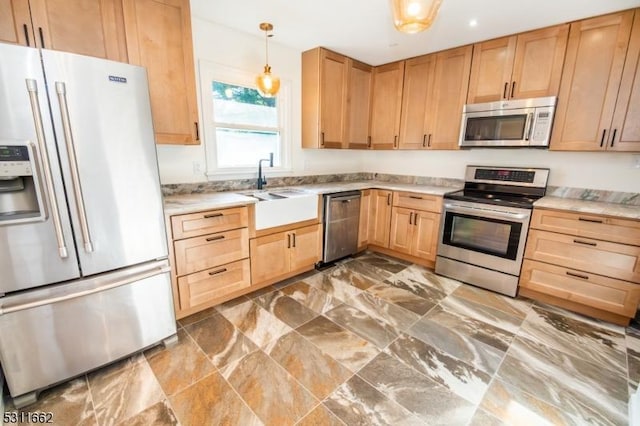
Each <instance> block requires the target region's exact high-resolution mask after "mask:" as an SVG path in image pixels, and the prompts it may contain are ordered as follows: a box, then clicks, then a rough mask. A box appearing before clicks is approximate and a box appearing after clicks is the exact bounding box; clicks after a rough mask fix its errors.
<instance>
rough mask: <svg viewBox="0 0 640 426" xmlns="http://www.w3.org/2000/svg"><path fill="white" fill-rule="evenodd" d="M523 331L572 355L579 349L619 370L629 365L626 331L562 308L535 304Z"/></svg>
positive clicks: (522, 332) (622, 370)
mask: <svg viewBox="0 0 640 426" xmlns="http://www.w3.org/2000/svg"><path fill="white" fill-rule="evenodd" d="M520 334H521V335H522V336H524V337H526V338H528V339H531V340H536V341H538V342H540V343H544V344H546V345H549V346H551V347H553V348H556V349H558V350H560V351H563V352H565V353H567V354H569V355H571V354H575V353H577V352H579V353H580V356H581V357H583V358H584V359H586V360H588V361H590V362H594V363H596V364H599V365H601V366H602V367H604V368H607V369H610V370H612V371H616V372H618V373H624V371H625V370H626V367H627V366H626V350H625V346H626V343H625V336H624V334H618V333H615V332H613V331H611V330H610V329H609V328H601V327H597V326H594V325H593V324H590V323H587V322H584V321H580V320H577V319H574V318H571V317H569V316H567V315H563V314H560V313H558V312H552V311H550V310H547V309H541V308H539V307H537V306H534V307H533V309H532V310H531V312H530V313H529V315H528V316H527V319H526V320H525V321H524V322H523V323H522V327H521V329H520Z"/></svg>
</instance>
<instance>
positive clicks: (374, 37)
mask: <svg viewBox="0 0 640 426" xmlns="http://www.w3.org/2000/svg"><path fill="white" fill-rule="evenodd" d="M638 6H640V0H443V2H442V6H441V7H440V12H439V14H438V17H437V18H436V20H435V22H434V24H433V26H432V27H431V28H429V29H428V30H426V31H424V32H422V33H418V34H413V35H407V34H402V33H399V32H397V31H396V30H395V28H394V27H393V23H392V21H391V12H390V7H389V0H191V13H192V14H193V15H195V16H197V17H200V18H202V19H205V20H207V21H210V22H213V23H216V24H220V25H223V26H226V27H229V28H233V29H236V30H239V31H242V32H245V33H249V34H253V35H255V36H257V37H264V33H263V32H262V31H260V29H259V28H258V25H259V23H260V22H271V23H272V24H273V25H274V31H273V35H274V37H273V38H272V39H271V40H270V43H278V44H282V45H285V46H288V47H291V48H294V49H298V50H300V51H301V52H302V51H304V50H307V49H311V48H314V47H317V46H324V47H326V48H328V49H331V50H334V51H336V52H339V53H342V54H344V55H347V56H350V57H352V58H354V59H358V60H360V61H363V62H365V63H368V64H370V65H380V64H384V63H387V62H392V61H395V60H399V59H405V58H409V57H412V56H418V55H422V54H425V53H430V52H435V51H438V50H443V49H447V48H450V47H456V46H462V45H464V44H468V43H473V42H476V41H481V40H487V39H490V38H494V37H499V36H503V35H509V34H514V33H518V32H522V31H526V30H530V29H534V28H541V27H545V26H549V25H553V24H557V23H562V22H568V21H572V20H576V19H580V18H585V17H590V16H595V15H601V14H604V13H608V12H613V11H617V10H623V9H630V8H633V7H638ZM472 19H475V20H476V21H477V25H476V26H475V27H471V26H470V25H469V22H470V21H471V20H472Z"/></svg>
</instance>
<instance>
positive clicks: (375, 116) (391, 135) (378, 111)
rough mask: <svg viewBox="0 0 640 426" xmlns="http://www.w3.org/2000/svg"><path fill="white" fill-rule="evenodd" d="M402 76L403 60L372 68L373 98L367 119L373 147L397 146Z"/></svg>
mask: <svg viewBox="0 0 640 426" xmlns="http://www.w3.org/2000/svg"><path fill="white" fill-rule="evenodd" d="M403 77H404V61H401V62H394V63H391V64H387V65H382V66H379V67H376V68H374V70H373V98H372V104H371V119H370V121H369V134H370V135H371V148H373V149H395V148H397V147H398V136H399V133H400V109H401V105H402V80H403Z"/></svg>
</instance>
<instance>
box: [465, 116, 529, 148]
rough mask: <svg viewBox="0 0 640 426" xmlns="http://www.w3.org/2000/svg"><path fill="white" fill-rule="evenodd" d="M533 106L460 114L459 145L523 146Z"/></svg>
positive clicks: (526, 139)
mask: <svg viewBox="0 0 640 426" xmlns="http://www.w3.org/2000/svg"><path fill="white" fill-rule="evenodd" d="M535 112H536V109H535V108H520V109H507V110H495V111H480V112H466V113H464V114H462V126H461V131H460V146H462V147H474V146H527V145H529V140H530V139H531V129H532V127H533V126H532V121H533V118H534V114H535Z"/></svg>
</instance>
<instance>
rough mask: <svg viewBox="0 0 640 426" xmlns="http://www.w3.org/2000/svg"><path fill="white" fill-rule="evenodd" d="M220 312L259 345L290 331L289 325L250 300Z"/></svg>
mask: <svg viewBox="0 0 640 426" xmlns="http://www.w3.org/2000/svg"><path fill="white" fill-rule="evenodd" d="M221 314H222V315H224V317H225V318H227V319H228V320H229V321H230V322H231V323H232V324H233V325H234V326H235V327H236V328H237V329H238V330H240V331H241V332H242V333H243V334H244V335H245V336H247V337H248V338H249V339H251V341H252V342H253V343H255V344H256V345H257V346H259V347H263V346H264V345H266V344H267V343H269V342H271V341H273V340H275V339H277V338H278V337H280V336H282V335H283V334H285V333H288V332H289V331H291V327H289V326H288V325H287V324H285V323H284V322H282V321H280V320H279V319H278V318H276V317H275V316H274V315H272V314H271V313H269V312H268V311H267V310H265V309H263V308H261V307H260V306H258V305H256V304H255V303H253V302H251V301H250V302H245V303H241V304H239V305H236V306H233V307H230V308H226V309H225V310H223V311H221Z"/></svg>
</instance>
